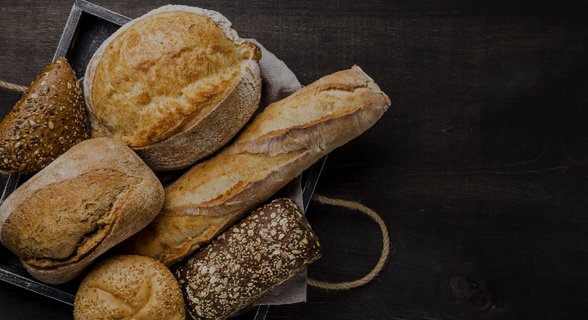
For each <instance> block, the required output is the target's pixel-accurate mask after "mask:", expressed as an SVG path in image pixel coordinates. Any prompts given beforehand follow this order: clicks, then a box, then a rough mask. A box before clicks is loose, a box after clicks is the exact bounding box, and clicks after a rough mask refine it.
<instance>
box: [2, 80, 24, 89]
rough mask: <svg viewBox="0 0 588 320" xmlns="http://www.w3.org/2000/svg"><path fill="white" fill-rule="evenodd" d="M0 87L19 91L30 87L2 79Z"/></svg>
mask: <svg viewBox="0 0 588 320" xmlns="http://www.w3.org/2000/svg"><path fill="white" fill-rule="evenodd" d="M0 87H2V88H5V89H8V90H13V91H19V92H25V91H27V89H28V88H27V87H23V86H19V85H18V84H14V83H10V82H6V81H2V80H0Z"/></svg>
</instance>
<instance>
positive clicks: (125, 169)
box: [0, 138, 163, 284]
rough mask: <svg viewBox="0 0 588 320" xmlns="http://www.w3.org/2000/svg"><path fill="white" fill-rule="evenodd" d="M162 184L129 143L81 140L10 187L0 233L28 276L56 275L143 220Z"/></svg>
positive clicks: (82, 263)
mask: <svg viewBox="0 0 588 320" xmlns="http://www.w3.org/2000/svg"><path fill="white" fill-rule="evenodd" d="M162 205H163V186H162V185H161V183H160V182H159V180H158V179H157V177H156V176H155V174H153V171H151V170H150V169H149V167H147V165H145V163H144V162H143V161H142V160H141V158H139V157H138V156H137V155H136V154H135V153H134V152H133V151H132V150H131V149H130V148H129V147H127V146H126V145H125V144H124V143H122V142H120V141H117V140H114V139H110V138H97V139H90V140H86V141H83V142H81V143H79V144H77V145H75V146H73V147H72V148H71V149H69V150H68V151H67V152H65V153H64V154H63V155H61V156H60V157H59V158H57V159H56V160H55V161H53V162H52V163H51V164H50V165H49V166H47V167H46V168H45V169H43V170H41V171H40V172H38V173H37V174H36V175H35V176H33V177H32V178H31V179H29V180H28V181H27V182H25V183H24V184H23V185H22V186H20V187H19V188H18V189H16V190H15V191H14V192H13V193H12V194H11V195H10V196H9V197H8V198H7V199H6V200H5V201H4V203H3V204H2V206H1V207H0V240H1V241H2V243H3V244H4V246H5V247H6V248H8V249H9V250H11V251H12V252H14V254H16V255H17V256H18V257H19V258H20V260H21V261H22V262H23V264H24V266H25V267H26V268H27V270H28V271H29V272H30V273H31V275H33V276H34V277H35V278H37V279H39V280H41V281H43V282H47V283H52V284H56V283H62V282H65V281H68V280H71V279H73V278H74V277H76V276H77V275H78V274H79V273H80V272H82V270H83V269H84V268H85V267H87V266H88V265H89V264H90V263H91V262H92V261H93V260H94V259H96V258H97V257H98V256H99V255H101V254H102V253H104V252H106V250H108V249H110V248H111V247H113V246H114V245H116V244H118V243H120V242H121V241H123V240H124V239H126V238H128V237H129V236H131V235H132V234H133V233H135V232H137V231H139V230H140V229H142V228H143V227H145V226H146V225H147V224H148V223H149V222H150V221H151V220H152V219H153V218H154V217H155V216H156V215H157V213H158V212H159V211H160V210H161V206H162Z"/></svg>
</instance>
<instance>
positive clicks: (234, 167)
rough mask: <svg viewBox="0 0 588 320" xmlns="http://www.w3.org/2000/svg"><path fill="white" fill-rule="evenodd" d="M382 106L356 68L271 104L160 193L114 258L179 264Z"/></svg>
mask: <svg viewBox="0 0 588 320" xmlns="http://www.w3.org/2000/svg"><path fill="white" fill-rule="evenodd" d="M389 106H390V100H389V98H388V97H387V96H386V94H384V93H383V92H382V91H381V90H380V89H379V87H378V86H377V85H376V84H375V83H374V82H373V80H372V79H371V78H370V77H369V76H368V75H366V74H365V73H364V72H363V71H362V70H361V69H360V68H359V67H357V66H354V67H353V68H352V69H350V70H345V71H341V72H337V73H334V74H332V75H328V76H326V77H324V78H322V79H320V80H318V81H316V82H314V83H313V84H311V85H309V86H307V87H304V88H302V89H300V90H298V91H297V92H295V93H294V94H292V95H291V96H290V97H288V98H286V99H284V100H281V101H278V102H276V103H274V104H271V105H270V106H268V107H267V108H266V109H265V110H264V112H263V113H261V114H260V115H259V116H257V117H256V118H255V119H254V121H253V122H252V123H250V124H249V125H247V126H246V127H245V129H244V131H243V132H242V133H241V134H240V135H239V136H238V138H237V139H236V140H235V141H234V142H233V143H232V144H231V145H230V146H228V147H226V148H225V149H223V150H221V152H220V153H219V154H217V155H216V156H214V157H212V158H210V159H208V160H206V161H203V162H200V163H198V164H196V165H195V166H194V167H192V169H190V170H189V171H188V172H187V173H185V174H184V175H183V176H181V177H180V178H179V179H178V180H177V181H175V182H174V183H172V184H171V185H169V186H168V187H166V189H165V191H166V196H165V203H164V206H163V210H162V212H161V213H160V214H159V215H158V216H157V218H155V220H154V221H153V222H152V223H150V224H149V226H147V227H146V228H145V229H143V230H141V232H139V233H137V234H136V235H135V236H133V237H131V238H130V239H129V240H127V241H125V242H124V243H123V244H122V247H121V249H122V252H125V253H132V254H139V255H145V256H149V257H152V258H155V259H157V260H159V261H161V262H163V263H164V264H166V265H168V266H169V265H171V264H173V263H175V262H177V261H179V260H181V259H182V258H184V257H186V256H187V255H189V254H190V253H192V252H193V251H194V250H196V249H197V248H198V247H199V246H201V245H202V244H203V243H206V242H208V241H210V240H211V239H213V238H214V237H215V236H216V235H218V234H219V233H221V232H222V231H224V230H225V229H227V228H228V227H230V226H231V225H233V224H234V223H236V222H237V221H239V220H240V219H241V218H242V217H243V216H244V215H245V214H246V213H249V212H251V211H252V210H253V209H255V208H256V207H258V206H259V205H261V204H262V203H263V202H264V201H266V200H267V199H269V198H270V197H271V196H272V195H273V194H274V193H275V192H277V191H278V190H279V189H280V188H282V187H283V186H284V185H286V184H287V183H288V182H289V181H290V180H292V179H293V178H295V177H296V176H298V175H299V174H301V173H302V171H304V170H305V169H307V168H308V167H310V166H311V165H312V164H313V163H314V162H316V161H317V160H318V159H320V158H321V157H323V156H324V155H325V154H327V153H328V152H330V151H332V150H333V149H335V148H337V147H339V146H341V145H343V144H344V143H346V142H348V141H349V140H351V139H353V138H355V137H357V136H358V135H360V134H361V133H362V132H364V131H365V130H367V129H368V128H370V127H371V126H372V125H373V124H374V123H375V122H376V121H377V120H378V119H380V117H381V116H382V115H383V114H384V112H385V111H386V110H387V109H388V107H389Z"/></svg>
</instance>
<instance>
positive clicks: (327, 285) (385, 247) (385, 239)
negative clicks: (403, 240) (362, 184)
mask: <svg viewBox="0 0 588 320" xmlns="http://www.w3.org/2000/svg"><path fill="white" fill-rule="evenodd" d="M312 199H313V200H315V201H317V202H319V203H322V204H328V205H333V206H340V207H345V208H348V209H351V210H357V211H361V212H363V213H365V214H366V215H368V216H369V217H370V218H372V219H373V220H374V221H375V222H376V223H377V224H378V225H379V226H380V229H381V230H382V253H381V255H380V260H378V263H377V264H376V266H375V267H374V268H373V269H372V271H370V273H368V274H367V275H366V276H365V277H363V278H361V279H358V280H355V281H350V282H338V283H333V282H323V281H317V280H314V279H310V278H309V279H308V280H307V283H308V284H309V285H311V286H313V287H317V288H321V289H327V290H349V289H352V288H357V287H360V286H363V285H364V284H366V283H368V282H370V281H372V280H373V279H374V278H375V277H376V276H377V275H378V274H379V273H380V271H382V269H384V266H385V265H386V261H387V260H388V256H389V255H390V246H391V245H390V236H389V235H388V228H386V224H385V223H384V220H382V218H381V217H380V216H379V215H378V214H377V213H376V212H375V211H374V210H372V209H370V208H368V207H366V206H364V205H362V204H360V203H358V202H353V201H347V200H341V199H333V198H328V197H325V196H321V195H318V194H316V193H315V194H314V195H313V196H312Z"/></svg>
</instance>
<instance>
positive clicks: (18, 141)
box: [0, 57, 90, 174]
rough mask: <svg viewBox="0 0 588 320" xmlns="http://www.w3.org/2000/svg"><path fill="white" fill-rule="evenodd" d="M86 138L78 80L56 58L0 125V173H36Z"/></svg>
mask: <svg viewBox="0 0 588 320" xmlns="http://www.w3.org/2000/svg"><path fill="white" fill-rule="evenodd" d="M89 136H90V133H89V131H88V127H87V125H86V108H85V105H84V98H83V97H82V90H81V89H80V84H79V82H78V79H77V78H76V75H75V73H74V71H73V70H72V68H71V67H70V65H69V63H67V60H66V59H65V58H62V57H60V58H57V59H56V60H55V61H54V62H53V63H52V64H50V65H49V66H48V67H47V68H46V69H45V70H44V71H43V73H41V74H40V75H39V76H38V77H37V79H36V80H35V81H34V82H33V83H32V84H31V86H30V87H29V88H28V90H27V91H26V92H25V94H24V95H23V96H22V98H21V99H20V101H18V103H17V104H16V106H15V107H14V108H13V109H12V111H11V112H10V113H9V114H8V116H6V118H4V120H2V123H0V170H2V171H5V172H9V173H18V174H30V173H35V172H37V171H39V170H41V169H43V168H44V167H46V166H47V165H48V164H49V163H51V161H53V160H55V158H57V157H58V156H59V155H61V154H63V153H64V152H65V151H67V150H68V149H69V148H71V147H72V146H73V145H75V144H77V143H80V142H81V141H82V140H86V139H88V138H89Z"/></svg>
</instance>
